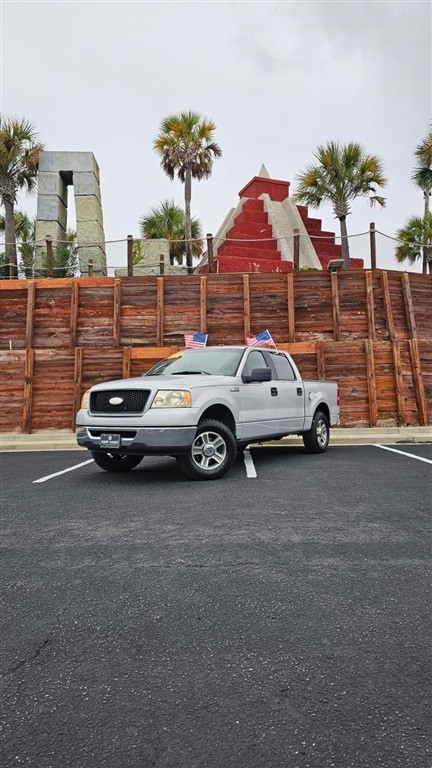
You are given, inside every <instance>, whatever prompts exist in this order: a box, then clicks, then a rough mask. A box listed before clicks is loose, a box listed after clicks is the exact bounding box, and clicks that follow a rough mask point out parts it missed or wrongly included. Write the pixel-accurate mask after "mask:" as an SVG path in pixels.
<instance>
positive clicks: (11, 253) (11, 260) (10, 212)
mask: <svg viewBox="0 0 432 768" xmlns="http://www.w3.org/2000/svg"><path fill="white" fill-rule="evenodd" d="M4 207H5V243H6V246H5V256H6V264H8V265H9V277H18V262H17V250H16V233H15V217H14V204H13V202H11V200H8V199H7V198H4Z"/></svg>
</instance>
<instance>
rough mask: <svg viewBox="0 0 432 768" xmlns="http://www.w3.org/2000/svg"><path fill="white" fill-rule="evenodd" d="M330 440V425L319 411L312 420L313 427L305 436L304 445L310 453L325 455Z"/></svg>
mask: <svg viewBox="0 0 432 768" xmlns="http://www.w3.org/2000/svg"><path fill="white" fill-rule="evenodd" d="M329 439H330V425H329V421H328V418H327V416H326V415H325V413H323V412H322V411H317V412H316V413H315V415H314V417H313V419H312V426H311V428H310V430H309V431H308V432H304V434H303V443H304V446H305V448H306V451H307V452H308V453H324V451H326V450H327V446H328V444H329Z"/></svg>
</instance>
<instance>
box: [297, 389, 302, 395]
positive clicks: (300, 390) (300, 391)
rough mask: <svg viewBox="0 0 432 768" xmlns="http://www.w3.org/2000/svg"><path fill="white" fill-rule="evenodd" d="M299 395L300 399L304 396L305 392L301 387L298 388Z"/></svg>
mask: <svg viewBox="0 0 432 768" xmlns="http://www.w3.org/2000/svg"><path fill="white" fill-rule="evenodd" d="M297 394H298V396H299V397H301V396H302V395H303V390H302V388H301V387H297Z"/></svg>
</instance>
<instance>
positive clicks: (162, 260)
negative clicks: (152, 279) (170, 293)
mask: <svg viewBox="0 0 432 768" xmlns="http://www.w3.org/2000/svg"><path fill="white" fill-rule="evenodd" d="M159 274H160V275H164V274H165V256H164V255H163V253H161V254H159Z"/></svg>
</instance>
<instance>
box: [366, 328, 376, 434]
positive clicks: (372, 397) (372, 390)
mask: <svg viewBox="0 0 432 768" xmlns="http://www.w3.org/2000/svg"><path fill="white" fill-rule="evenodd" d="M365 353H366V377H367V386H368V399H369V421H370V425H371V427H376V426H377V424H378V403H377V395H376V380H375V364H374V356H373V342H372V340H371V339H365Z"/></svg>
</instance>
